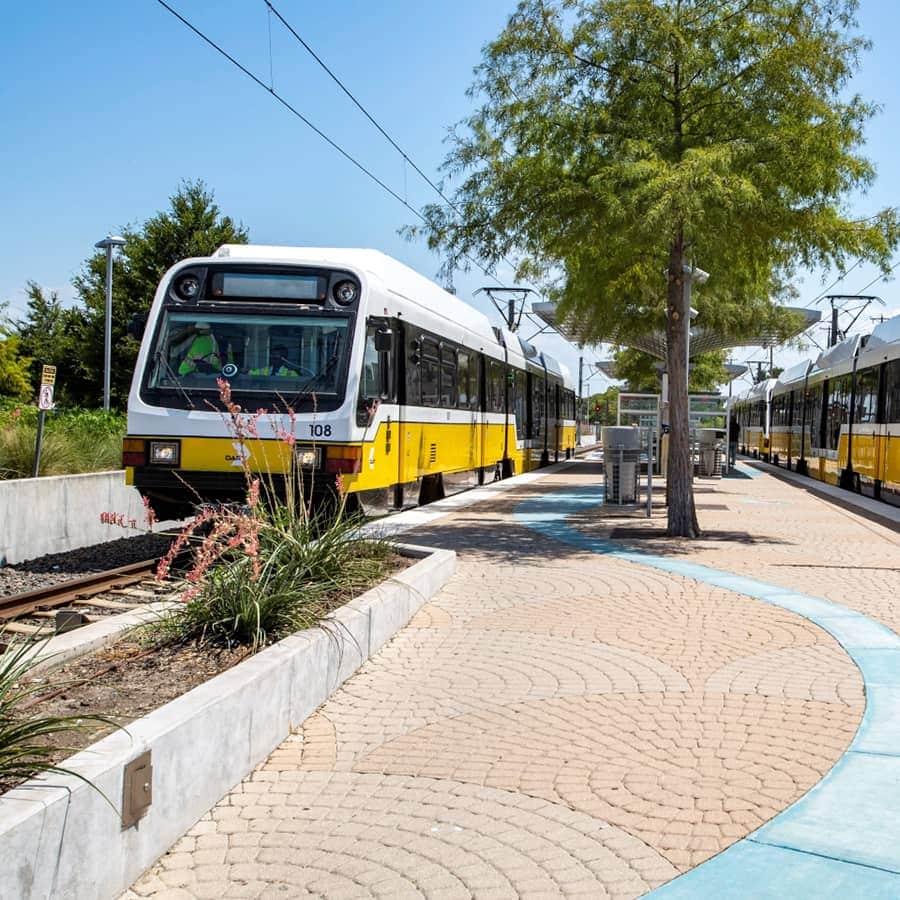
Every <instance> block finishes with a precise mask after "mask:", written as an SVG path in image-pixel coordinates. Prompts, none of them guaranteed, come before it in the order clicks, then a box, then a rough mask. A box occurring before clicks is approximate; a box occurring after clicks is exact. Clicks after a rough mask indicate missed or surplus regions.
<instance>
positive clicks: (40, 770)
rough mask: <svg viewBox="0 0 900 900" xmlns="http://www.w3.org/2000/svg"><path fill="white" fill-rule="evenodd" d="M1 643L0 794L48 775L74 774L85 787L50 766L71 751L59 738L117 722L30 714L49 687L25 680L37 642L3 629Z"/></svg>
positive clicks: (64, 770) (94, 717) (96, 717)
mask: <svg viewBox="0 0 900 900" xmlns="http://www.w3.org/2000/svg"><path fill="white" fill-rule="evenodd" d="M0 642H3V644H4V649H3V651H2V653H0V792H2V791H3V790H4V789H5V788H7V787H10V786H11V785H13V784H17V783H18V782H20V781H26V780H27V779H29V778H34V777H35V776H36V775H41V774H44V773H48V772H55V773H58V774H63V775H74V776H75V777H76V778H79V779H81V780H82V781H85V782H87V783H88V784H90V782H88V781H87V779H85V778H84V777H83V776H82V775H79V774H78V773H77V772H73V771H72V770H71V769H67V768H65V767H64V766H59V765H56V764H55V763H54V762H53V759H54V758H56V757H58V756H59V754H60V751H65V752H66V753H69V752H74V751H73V748H69V747H61V746H60V745H59V742H58V736H59V735H61V734H65V733H71V732H76V731H83V730H89V729H92V728H95V727H96V726H97V725H98V724H106V725H116V722H115V721H113V720H112V719H110V718H109V717H107V716H102V715H95V714H86V715H79V716H42V715H35V714H33V713H32V712H31V709H32V708H33V707H35V706H36V705H37V703H38V702H39V700H40V698H41V697H42V696H43V695H44V694H46V693H47V692H48V691H52V690H53V688H54V686H53V685H48V684H46V683H44V682H41V681H37V680H34V679H32V678H31V677H30V676H31V673H32V670H33V668H34V666H35V664H36V661H37V659H38V653H39V651H40V648H41V646H42V644H40V643H34V642H28V641H24V640H19V639H16V638H15V637H10V636H7V635H5V634H4V632H3V630H2V629H0ZM56 687H57V688H58V687H59V686H56ZM51 739H52V740H51Z"/></svg>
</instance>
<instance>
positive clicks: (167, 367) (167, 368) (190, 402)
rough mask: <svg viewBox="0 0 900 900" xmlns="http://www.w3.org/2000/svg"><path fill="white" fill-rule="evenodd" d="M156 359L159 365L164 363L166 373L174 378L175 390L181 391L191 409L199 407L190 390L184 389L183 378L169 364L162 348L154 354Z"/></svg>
mask: <svg viewBox="0 0 900 900" xmlns="http://www.w3.org/2000/svg"><path fill="white" fill-rule="evenodd" d="M154 360H155V362H156V364H157V366H158V365H159V364H160V363H162V366H163V371H164V372H165V373H166V375H167V376H168V377H169V378H171V379H172V382H173V386H174V387H175V390H177V391H178V393H180V394H181V396H182V397H184V399H185V401H186V402H187V404H188V408H189V409H196V408H197V407H196V406H195V405H194V401H193V400H191V397H190V395H189V394H188V392H187V391H186V390H185V389H184V387H183V386H182V384H181V380H180V379H179V377H178V374H177V373H176V372H175V370H174V369H173V368H172V367H171V366H170V365H169V361H168V360H167V359H166V357H165V355H164V354H163V352H162V350H157V351H156V354H155V355H154Z"/></svg>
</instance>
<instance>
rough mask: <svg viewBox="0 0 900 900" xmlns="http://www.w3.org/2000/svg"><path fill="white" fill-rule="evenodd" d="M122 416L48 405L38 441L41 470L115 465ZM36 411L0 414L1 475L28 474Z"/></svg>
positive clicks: (73, 471) (81, 469) (59, 472)
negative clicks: (42, 429)
mask: <svg viewBox="0 0 900 900" xmlns="http://www.w3.org/2000/svg"><path fill="white" fill-rule="evenodd" d="M124 432H125V421H124V418H123V417H122V416H121V415H119V414H117V413H112V412H106V411H104V410H68V411H61V410H51V411H50V412H49V414H48V415H47V418H46V422H45V426H44V435H43V439H42V441H41V467H40V473H39V474H41V475H71V474H76V473H79V472H98V471H103V470H108V469H117V468H119V465H120V462H121V452H122V436H123V434H124ZM36 436H37V410H36V409H35V408H34V407H28V406H26V407H16V408H13V409H7V410H4V411H3V412H2V413H0V478H29V477H31V473H32V471H33V467H34V450H35V440H36Z"/></svg>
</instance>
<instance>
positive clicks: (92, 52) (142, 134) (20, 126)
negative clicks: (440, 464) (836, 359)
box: [0, 0, 900, 388]
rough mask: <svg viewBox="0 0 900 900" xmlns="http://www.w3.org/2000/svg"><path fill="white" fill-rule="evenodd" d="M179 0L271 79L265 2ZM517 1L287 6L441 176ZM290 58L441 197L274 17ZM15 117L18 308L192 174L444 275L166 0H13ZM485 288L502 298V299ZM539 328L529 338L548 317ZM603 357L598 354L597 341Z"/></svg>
mask: <svg viewBox="0 0 900 900" xmlns="http://www.w3.org/2000/svg"><path fill="white" fill-rule="evenodd" d="M172 5H173V6H175V7H176V8H177V9H179V11H181V12H182V13H183V14H184V15H185V16H186V17H188V18H189V19H191V20H192V21H194V22H195V24H196V25H197V26H198V27H200V28H201V29H202V30H204V31H205V32H207V33H208V34H209V35H210V36H211V37H212V38H213V39H215V40H216V41H218V42H220V43H221V44H223V45H224V46H225V48H226V49H227V50H228V51H229V52H230V53H232V55H234V56H236V57H237V58H238V59H239V60H240V61H241V62H242V63H244V64H245V65H246V66H247V67H248V68H250V69H252V70H253V71H255V72H256V73H258V74H259V75H260V76H261V77H262V78H263V79H264V80H268V77H269V66H270V62H269V31H268V16H267V11H266V7H265V4H264V3H263V2H262V0H245V2H243V3H240V4H231V3H222V2H213V0H191V2H188V0H173V2H172ZM514 5H515V4H514V0H454V2H448V0H430V2H425V3H423V2H421V0H418V2H412V0H387V2H385V3H381V4H373V3H363V2H360V0H335V2H332V3H324V4H323V3H316V4H308V3H301V2H299V0H282V2H280V3H276V6H278V8H279V9H280V10H281V12H282V14H283V15H284V16H285V17H286V18H287V19H288V20H289V21H290V22H291V23H292V24H293V25H294V27H295V28H296V29H297V30H298V31H299V32H300V33H301V34H302V35H303V37H304V38H305V39H306V40H307V41H308V42H309V43H310V44H311V45H312V46H313V48H314V49H315V50H316V51H317V52H318V53H319V55H320V56H322V57H323V58H324V59H325V61H326V62H327V63H328V64H329V65H330V66H331V67H332V68H333V69H334V70H335V71H336V72H337V73H338V74H339V75H340V76H341V77H342V78H343V80H344V81H345V82H346V84H347V85H348V87H349V88H350V89H351V90H352V91H354V93H356V95H357V96H358V97H359V99H360V100H361V102H362V103H363V104H364V105H365V106H366V107H367V108H368V109H369V111H370V112H371V113H372V115H373V116H375V118H377V119H378V120H379V121H380V122H381V123H382V125H383V126H384V127H385V128H386V129H387V130H388V132H389V133H391V134H392V135H393V137H394V138H395V140H396V141H397V142H398V143H399V144H400V146H401V147H403V148H404V149H405V150H406V152H407V153H408V154H409V156H410V157H411V158H412V159H413V160H414V161H415V162H416V163H417V165H419V166H420V167H421V168H422V169H423V170H424V171H425V172H427V173H428V174H429V175H430V176H432V178H433V180H434V178H435V177H436V174H437V168H438V166H439V164H440V162H441V161H442V159H443V158H444V155H445V152H446V147H445V145H444V143H443V139H444V136H445V134H446V131H447V128H448V126H449V125H451V124H452V123H454V122H456V121H457V120H459V119H461V118H462V117H464V116H465V115H466V114H467V113H468V112H469V111H470V109H471V103H470V101H469V100H468V99H467V98H466V96H465V89H466V88H467V87H468V86H469V84H470V83H471V80H472V68H473V66H475V65H476V64H477V63H478V61H479V59H480V50H481V47H482V46H483V44H484V43H485V42H486V41H488V40H489V39H490V38H491V37H493V36H494V35H495V34H496V33H497V32H498V31H499V30H500V29H501V28H502V26H503V24H504V23H505V21H506V18H507V16H508V14H509V13H510V12H511V11H512V9H513V8H514ZM860 21H861V26H862V31H863V33H864V34H866V35H868V36H870V37H871V38H872V39H873V40H874V41H875V48H874V50H873V51H872V52H871V53H870V54H868V55H867V56H866V57H865V58H864V61H863V68H862V71H861V73H860V75H859V77H858V78H857V80H856V83H855V85H854V87H855V89H856V90H858V91H859V92H860V93H861V94H863V95H864V96H865V97H867V98H868V99H871V100H874V101H876V102H878V103H880V104H882V105H883V107H884V109H883V112H882V113H881V115H880V116H879V117H878V118H877V119H875V120H874V121H873V122H872V123H871V125H870V127H869V132H868V146H867V153H868V155H869V156H870V157H871V158H872V159H873V160H874V161H875V163H876V164H877V166H878V170H879V179H878V182H877V184H876V186H875V188H874V189H873V191H872V192H871V193H870V195H869V196H868V197H865V198H855V199H854V201H853V209H854V210H855V211H856V212H858V213H860V214H869V213H871V212H872V211H873V210H875V209H877V208H880V207H881V206H885V205H897V204H900V154H898V153H897V150H896V141H897V136H898V133H900V87H898V79H897V58H896V57H897V52H898V49H897V48H900V5H898V4H897V3H896V0H862V5H861V10H860ZM272 68H273V73H274V83H275V87H276V88H277V89H278V90H279V91H280V92H282V93H283V94H284V95H285V96H286V97H287V98H288V99H289V100H290V101H291V102H292V103H293V104H294V105H295V106H296V107H297V108H298V109H299V110H300V111H301V112H302V113H303V114H304V115H306V116H308V117H309V118H310V119H311V120H312V121H313V122H314V123H315V124H316V125H317V126H318V127H320V128H321V129H322V130H324V131H325V132H326V133H328V134H329V135H330V136H331V137H332V138H333V139H334V140H336V141H337V142H338V143H339V144H341V145H342V146H344V147H345V148H346V149H347V150H348V151H350V152H351V153H353V154H354V155H355V156H357V157H358V158H359V159H360V160H361V161H362V162H363V163H364V164H365V165H366V166H367V167H369V168H370V169H372V170H373V171H374V172H375V173H376V174H377V175H378V177H379V178H381V179H382V180H383V181H385V182H387V183H388V184H389V185H390V186H391V187H392V188H393V189H394V190H395V191H397V192H398V193H399V194H401V195H402V196H406V197H408V200H409V202H410V204H411V205H413V206H415V207H417V208H419V207H421V206H422V205H423V204H424V203H426V202H429V201H432V200H434V199H435V197H434V195H433V193H432V191H431V189H430V188H429V187H428V186H427V185H425V184H424V182H422V181H421V180H420V179H419V177H418V176H417V175H416V174H415V173H414V172H413V171H412V170H409V171H404V164H403V161H402V160H401V158H400V157H399V156H398V155H397V153H396V151H394V150H393V149H392V148H391V147H390V146H389V145H388V144H387V143H386V141H385V140H384V139H383V138H382V137H381V136H380V135H379V134H378V133H377V132H376V131H375V130H374V129H373V128H372V126H371V125H370V124H369V123H368V122H366V120H365V119H364V118H363V117H362V115H361V114H360V113H359V112H358V111H357V110H356V109H355V108H354V107H353V106H352V105H351V103H350V101H349V100H347V98H346V97H344V96H343V95H342V94H341V93H340V91H339V89H338V88H337V87H336V86H335V85H334V84H333V83H332V82H331V81H330V80H329V79H328V77H327V76H326V75H325V74H324V73H323V72H322V70H321V69H320V68H319V67H318V66H317V65H316V64H315V62H314V61H313V60H312V59H311V58H310V57H309V56H308V55H307V54H306V52H305V51H304V50H303V49H302V47H300V45H299V44H297V43H296V42H295V41H294V40H293V38H291V37H290V35H288V34H287V33H286V32H285V31H284V29H283V28H282V26H281V25H280V24H279V23H278V22H277V20H275V19H274V18H273V19H272ZM0 114H2V118H0V121H2V123H3V125H4V128H3V132H4V134H3V140H2V141H0V198H2V206H0V209H2V217H0V247H2V253H0V300H8V301H9V302H10V305H11V307H12V310H13V312H15V311H17V310H21V309H22V308H23V307H24V303H25V300H24V293H23V289H24V286H25V282H26V281H27V280H29V279H34V280H35V281H37V282H38V283H40V284H42V285H44V286H45V287H48V288H52V289H56V290H58V291H59V292H60V295H61V296H62V297H63V298H66V299H71V297H72V289H71V286H70V281H71V278H72V276H73V275H74V274H75V273H76V272H77V270H78V268H79V266H80V265H81V263H82V261H83V260H84V259H85V258H86V257H87V256H88V255H89V254H90V253H91V252H92V248H93V244H94V242H95V241H97V240H98V239H100V238H101V237H103V236H104V235H105V234H106V233H107V232H109V231H116V230H118V229H120V228H121V227H122V226H123V225H125V224H129V223H139V222H141V221H143V220H144V219H146V218H147V217H148V216H151V215H153V214H154V213H155V212H156V211H157V210H159V209H160V208H163V207H164V206H165V205H166V198H167V197H168V196H169V195H170V194H171V193H172V192H173V191H174V189H175V188H176V186H177V184H178V182H179V181H180V180H181V179H183V178H203V179H204V180H205V181H206V182H207V184H208V185H209V186H210V187H211V188H212V189H213V190H214V191H215V194H216V199H217V201H218V202H219V204H220V206H221V208H222V210H223V211H224V212H226V213H228V214H230V215H232V216H234V217H235V218H237V219H239V220H240V221H242V222H243V223H244V224H245V225H246V226H247V227H248V228H249V229H250V236H251V240H253V241H255V242H258V243H283V244H298V245H329V246H335V245H336V246H360V247H375V248H378V249H380V250H383V251H384V252H386V253H389V254H391V255H393V256H396V257H398V258H399V259H402V260H403V261H404V262H406V263H408V264H409V265H411V266H413V267H414V268H416V269H418V270H419V271H421V272H422V273H423V274H425V275H428V276H433V275H434V273H435V271H436V269H437V267H438V265H439V260H438V259H437V258H436V257H435V256H433V255H432V254H430V253H429V252H428V251H427V249H426V248H425V247H424V245H423V244H422V243H421V242H419V243H413V244H410V243H408V242H406V241H405V240H404V239H403V238H401V237H400V236H399V235H398V233H397V232H398V229H400V228H401V227H402V226H403V225H405V224H408V223H410V221H411V220H412V215H411V213H409V211H408V210H406V209H404V207H403V206H401V205H400V204H399V203H398V202H397V201H396V200H394V199H393V198H392V197H390V196H389V195H388V194H386V193H384V192H383V191H382V190H381V189H380V188H378V187H377V186H376V185H375V184H373V183H372V182H371V181H369V180H368V179H367V178H366V177H365V176H364V175H363V174H362V173H360V172H359V171H358V170H356V169H354V168H353V167H352V166H351V165H350V164H349V163H348V162H346V161H345V160H344V159H342V158H341V157H340V156H339V155H338V154H337V153H336V152H335V151H334V150H333V149H331V148H330V147H328V146H327V145H326V144H325V143H323V142H322V141H321V139H320V138H318V137H317V136H316V135H315V134H313V133H312V132H311V131H309V130H308V129H307V128H306V127H305V126H304V125H303V124H302V123H301V122H299V121H298V120H297V119H295V118H294V117H292V116H291V115H289V114H288V113H287V112H286V111H285V110H284V109H283V108H282V107H280V106H279V105H278V104H277V103H276V102H275V101H274V100H273V99H272V98H270V97H268V96H267V95H266V93H265V92H263V91H262V90H261V89H260V88H259V87H257V86H256V85H254V84H252V83H251V82H250V81H249V80H247V79H246V78H245V77H244V76H243V75H241V74H240V73H239V72H238V71H237V70H236V69H234V68H233V67H232V66H231V65H230V64H229V63H228V62H227V61H225V60H224V59H222V58H221V57H219V56H218V55H217V54H216V53H214V51H212V50H211V49H210V48H209V47H207V46H206V45H204V44H203V43H201V42H200V40H199V39H198V38H197V37H195V36H194V35H193V34H191V33H190V32H188V31H187V30H186V29H185V28H184V26H183V25H181V24H180V23H179V22H177V21H176V20H175V19H174V18H172V17H171V16H170V15H169V13H167V12H166V11H165V10H164V9H163V8H162V7H161V6H159V5H158V3H156V2H154V0H137V2H134V0H132V2H128V3H123V4H118V5H116V4H106V3H99V2H96V0H84V2H79V3H71V2H60V0H47V2H45V3H42V4H18V5H16V6H14V7H12V8H11V9H10V10H8V11H7V13H6V16H5V27H4V29H3V30H2V33H0ZM898 259H900V256H898ZM700 262H701V265H702V261H700ZM898 273H900V269H898ZM506 274H507V273H504V272H501V273H500V275H501V277H505V276H506ZM876 275H877V272H875V271H872V270H871V269H870V268H868V267H860V268H857V269H856V270H855V271H853V272H852V273H850V274H849V275H848V276H847V278H846V279H845V281H843V282H841V283H840V284H839V285H837V286H836V287H835V291H837V290H841V291H847V292H848V293H853V292H856V291H858V290H859V289H860V288H862V287H863V286H864V285H865V284H866V283H867V282H868V281H870V280H871V279H872V278H874V277H876ZM834 277H836V276H835V275H834V273H809V274H808V275H807V276H806V277H805V278H804V279H803V280H802V281H798V287H799V289H800V292H801V303H806V302H808V301H810V300H812V299H813V298H814V297H815V296H816V295H817V294H818V293H820V292H821V290H822V289H823V288H824V287H825V286H826V285H827V284H829V283H830V282H831V280H833V278H834ZM455 281H456V286H457V289H458V292H459V294H460V296H462V297H463V298H465V299H469V297H470V295H471V292H472V291H473V290H474V289H475V288H477V287H478V286H479V285H481V284H483V283H486V281H485V279H484V278H483V276H481V275H479V274H477V273H473V274H470V275H462V274H460V275H458V277H457V278H456V279H455ZM712 283H713V282H712V281H711V282H710V287H711V286H712ZM897 285H898V282H897V281H891V282H889V283H885V282H880V283H879V284H878V285H877V287H874V288H872V290H873V291H876V292H879V293H880V294H881V295H882V296H883V297H884V299H885V300H886V301H887V304H888V307H889V309H891V310H893V311H897V312H900V291H898V287H897ZM474 302H475V305H476V306H479V308H481V309H483V310H484V311H485V312H488V311H489V310H490V307H489V304H488V303H487V301H485V300H480V301H479V299H478V298H476V300H475V301H474ZM870 324H871V323H869V322H865V321H861V322H860V326H863V325H865V326H868V325H870ZM523 333H524V334H525V336H526V337H527V336H529V335H530V334H531V333H532V329H529V328H527V327H526V328H524V329H523ZM542 341H543V339H539V341H538V343H541V342H542ZM544 346H546V347H547V349H548V350H549V351H550V352H552V353H554V354H555V355H557V356H558V357H560V358H561V359H563V360H564V361H565V362H566V363H567V364H568V365H569V366H570V368H573V369H575V368H576V367H577V359H578V352H577V351H576V350H575V349H574V348H571V347H569V346H568V345H565V344H564V343H563V342H562V341H559V340H557V339H553V338H550V339H547V340H546V341H544ZM812 352H813V351H810V354H811V353H812ZM810 354H807V355H810ZM585 355H586V358H588V356H589V358H590V360H591V361H592V360H593V359H595V358H597V356H598V354H596V353H594V352H592V351H587V352H586V354H585ZM601 355H602V354H601ZM758 355H759V353H758V352H757V353H756V354H754V353H753V352H752V351H751V350H749V349H748V350H738V351H736V352H735V354H734V357H735V360H736V361H739V362H740V361H742V360H743V359H744V358H750V357H753V358H756V357H758ZM797 358H800V355H799V354H797V353H796V352H793V351H791V352H784V353H776V359H781V360H782V362H784V363H789V362H791V361H793V360H795V359H797ZM601 380H602V379H600V378H597V379H594V381H593V382H592V384H591V385H590V387H591V388H594V387H595V386H597V385H598V384H599V383H600V381H601Z"/></svg>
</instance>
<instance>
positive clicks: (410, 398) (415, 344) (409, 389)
mask: <svg viewBox="0 0 900 900" xmlns="http://www.w3.org/2000/svg"><path fill="white" fill-rule="evenodd" d="M407 332H408V333H409V340H408V342H407V346H406V402H407V403H408V404H410V405H411V406H419V405H421V403H422V370H421V365H422V353H421V348H422V342H421V340H420V339H419V338H418V337H417V336H416V335H415V334H413V333H412V329H410V328H407Z"/></svg>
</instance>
